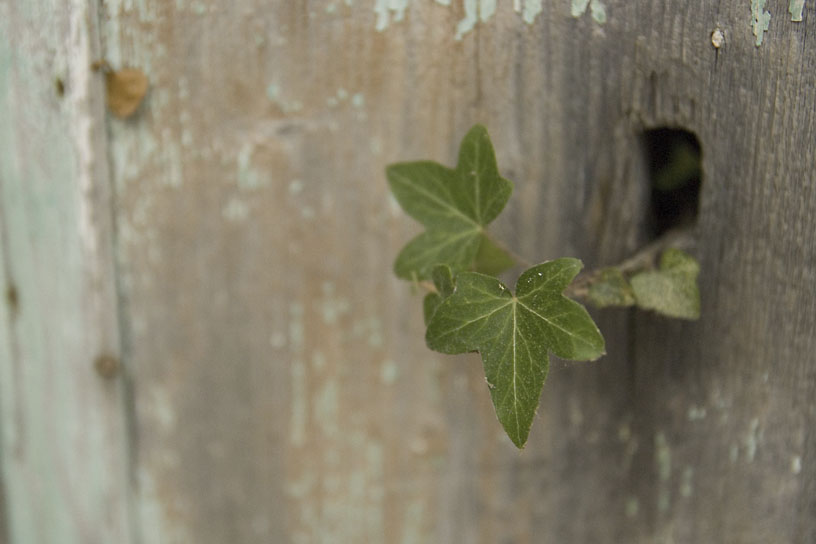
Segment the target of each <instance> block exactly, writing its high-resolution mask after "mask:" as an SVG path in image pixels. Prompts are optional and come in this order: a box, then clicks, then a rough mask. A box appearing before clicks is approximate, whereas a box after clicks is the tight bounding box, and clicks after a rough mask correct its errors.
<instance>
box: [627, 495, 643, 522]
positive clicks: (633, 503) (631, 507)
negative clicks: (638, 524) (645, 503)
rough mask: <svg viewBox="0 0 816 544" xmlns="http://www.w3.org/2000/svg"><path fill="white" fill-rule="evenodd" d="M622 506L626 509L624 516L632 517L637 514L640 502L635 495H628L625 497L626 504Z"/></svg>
mask: <svg viewBox="0 0 816 544" xmlns="http://www.w3.org/2000/svg"><path fill="white" fill-rule="evenodd" d="M624 508H625V511H626V517H627V518H634V517H636V516H637V515H638V511H639V510H640V502H639V501H638V499H637V497H629V498H628V499H626V506H625V507H624Z"/></svg>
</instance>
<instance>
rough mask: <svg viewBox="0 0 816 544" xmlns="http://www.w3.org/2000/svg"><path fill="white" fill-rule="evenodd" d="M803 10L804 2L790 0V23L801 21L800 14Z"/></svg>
mask: <svg viewBox="0 0 816 544" xmlns="http://www.w3.org/2000/svg"><path fill="white" fill-rule="evenodd" d="M804 10H805V0H790V4H789V5H788V11H789V12H790V14H791V21H794V22H797V23H798V22H800V21H801V20H802V12H803V11H804Z"/></svg>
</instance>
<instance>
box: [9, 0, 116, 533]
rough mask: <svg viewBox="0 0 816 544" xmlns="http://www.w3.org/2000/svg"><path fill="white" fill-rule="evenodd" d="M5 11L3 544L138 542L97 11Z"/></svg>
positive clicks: (36, 5) (45, 7) (48, 6)
mask: <svg viewBox="0 0 816 544" xmlns="http://www.w3.org/2000/svg"><path fill="white" fill-rule="evenodd" d="M89 6H90V4H88V3H86V2H72V3H70V4H66V3H64V2H49V1H41V2H11V3H9V2H2V3H0V247H2V252H0V262H2V266H0V269H2V272H0V285H2V289H3V293H4V297H3V304H2V310H0V331H2V332H0V403H1V404H0V429H1V430H2V441H0V453H2V479H3V485H4V495H5V501H4V502H5V510H6V514H7V522H8V523H7V525H8V527H7V530H8V536H9V542H12V543H23V542H25V543H29V542H30V543H46V542H65V543H83V544H84V543H100V544H102V543H110V542H123V543H127V542H130V541H131V540H130V534H131V528H130V526H129V516H128V507H127V504H128V465H127V452H128V447H127V439H126V431H125V417H124V414H125V411H124V402H123V391H122V387H121V384H120V383H119V382H118V381H117V380H113V381H105V380H104V379H103V378H101V377H100V376H99V375H97V373H96V371H95V370H94V360H95V359H96V358H97V357H98V356H99V355H102V354H110V355H113V356H116V355H118V351H119V339H118V338H119V336H118V319H117V313H116V294H115V288H114V270H113V264H114V260H113V255H112V248H113V246H112V242H111V235H112V228H111V227H112V221H111V219H112V216H111V201H110V191H109V188H108V185H107V183H108V181H109V178H108V175H107V168H108V166H107V156H106V153H105V151H104V124H103V123H102V120H103V119H104V117H103V109H102V107H103V106H102V101H101V100H102V92H103V89H102V87H101V81H100V79H99V76H97V75H95V74H92V73H91V72H90V64H91V62H92V61H93V60H94V58H95V57H96V56H97V55H98V40H97V38H96V35H95V32H94V24H95V18H96V13H95V9H93V8H91V7H89Z"/></svg>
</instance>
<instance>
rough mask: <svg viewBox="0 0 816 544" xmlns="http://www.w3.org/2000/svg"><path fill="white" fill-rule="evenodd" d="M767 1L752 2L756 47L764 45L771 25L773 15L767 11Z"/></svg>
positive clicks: (752, 22) (756, 0) (752, 21)
mask: <svg viewBox="0 0 816 544" xmlns="http://www.w3.org/2000/svg"><path fill="white" fill-rule="evenodd" d="M765 1H766V0H751V26H752V27H753V29H754V36H756V46H757V47H759V46H760V45H762V38H763V37H764V35H765V32H767V31H768V27H769V26H770V24H771V13H770V12H768V11H764V10H765Z"/></svg>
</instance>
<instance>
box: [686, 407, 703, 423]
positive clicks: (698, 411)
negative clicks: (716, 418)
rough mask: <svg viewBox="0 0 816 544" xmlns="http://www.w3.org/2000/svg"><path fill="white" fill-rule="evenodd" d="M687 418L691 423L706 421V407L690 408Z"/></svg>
mask: <svg viewBox="0 0 816 544" xmlns="http://www.w3.org/2000/svg"><path fill="white" fill-rule="evenodd" d="M686 417H687V418H688V420H689V421H700V420H702V419H705V417H706V409H705V407H700V406H693V405H692V406H689V409H688V412H687V413H686Z"/></svg>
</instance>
